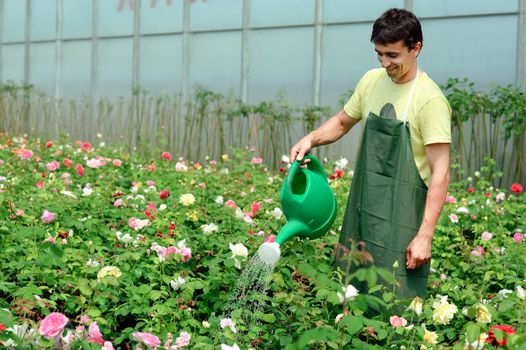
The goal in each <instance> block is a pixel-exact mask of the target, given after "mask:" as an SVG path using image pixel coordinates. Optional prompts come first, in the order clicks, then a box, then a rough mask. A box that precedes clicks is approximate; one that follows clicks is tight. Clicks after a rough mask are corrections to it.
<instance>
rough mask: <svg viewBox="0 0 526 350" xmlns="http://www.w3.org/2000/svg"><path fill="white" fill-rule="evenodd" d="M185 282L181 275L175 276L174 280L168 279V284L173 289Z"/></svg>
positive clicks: (177, 288)
mask: <svg viewBox="0 0 526 350" xmlns="http://www.w3.org/2000/svg"><path fill="white" fill-rule="evenodd" d="M185 283H186V280H185V279H184V278H182V277H180V276H179V277H177V279H175V280H170V286H171V287H172V289H173V290H179V288H181V286H182V285H183V284H185Z"/></svg>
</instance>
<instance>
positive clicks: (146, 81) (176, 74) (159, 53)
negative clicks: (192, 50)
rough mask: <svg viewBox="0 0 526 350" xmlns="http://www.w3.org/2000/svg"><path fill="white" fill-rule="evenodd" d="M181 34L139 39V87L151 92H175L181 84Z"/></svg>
mask: <svg viewBox="0 0 526 350" xmlns="http://www.w3.org/2000/svg"><path fill="white" fill-rule="evenodd" d="M181 42H182V40H181V36H180V35H170V36H162V37H156V38H153V37H146V38H142V39H141V68H140V75H141V87H142V88H144V89H146V90H147V91H150V92H152V93H158V92H160V91H166V92H169V93H175V92H176V91H177V90H179V87H180V86H181V71H182V52H181Z"/></svg>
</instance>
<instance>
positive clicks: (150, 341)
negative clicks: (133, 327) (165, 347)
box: [132, 332, 161, 349]
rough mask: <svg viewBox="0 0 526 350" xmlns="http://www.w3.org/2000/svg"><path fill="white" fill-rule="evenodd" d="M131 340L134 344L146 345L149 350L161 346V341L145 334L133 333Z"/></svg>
mask: <svg viewBox="0 0 526 350" xmlns="http://www.w3.org/2000/svg"><path fill="white" fill-rule="evenodd" d="M132 334H133V339H135V341H136V342H138V343H141V344H144V345H146V346H147V347H148V348H149V349H157V348H158V347H159V346H160V345H161V341H160V340H159V338H157V337H156V336H155V335H153V334H150V333H147V332H134V333H132Z"/></svg>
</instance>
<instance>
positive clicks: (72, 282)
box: [0, 138, 526, 349]
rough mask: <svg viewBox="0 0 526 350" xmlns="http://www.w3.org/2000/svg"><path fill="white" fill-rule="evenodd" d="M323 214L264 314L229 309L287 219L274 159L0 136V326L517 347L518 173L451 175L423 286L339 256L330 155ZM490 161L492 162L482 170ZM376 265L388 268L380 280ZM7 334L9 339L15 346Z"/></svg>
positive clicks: (525, 312) (335, 172)
mask: <svg viewBox="0 0 526 350" xmlns="http://www.w3.org/2000/svg"><path fill="white" fill-rule="evenodd" d="M326 166H327V174H328V175H330V181H331V186H332V188H333V189H334V191H335V193H336V195H337V198H338V202H339V204H340V208H339V214H338V217H337V219H336V222H335V224H334V225H333V229H332V230H331V231H330V232H329V233H328V234H327V235H326V236H325V237H323V238H321V239H317V240H312V241H309V240H303V241H300V240H292V241H290V242H287V243H286V244H285V245H284V247H283V249H282V258H281V260H280V261H279V263H278V265H277V266H276V268H275V270H274V272H273V274H272V280H271V281H270V287H269V290H268V292H267V294H266V295H263V296H261V300H260V302H261V304H262V306H263V307H262V310H263V311H262V312H260V311H257V312H258V314H257V315H255V316H256V318H257V319H259V320H260V321H259V322H257V323H255V324H251V325H247V324H243V323H242V322H241V320H239V319H236V313H235V312H234V313H233V314H232V317H231V318H225V317H223V310H224V308H225V306H226V303H227V301H228V298H229V296H230V294H231V292H232V291H233V289H234V287H235V285H236V282H237V280H238V278H239V276H240V274H241V271H242V269H243V268H244V267H245V265H246V263H247V261H248V259H249V258H250V257H251V256H252V255H253V254H254V252H255V251H256V250H257V248H258V247H259V245H260V244H261V243H263V242H264V240H265V239H267V238H268V237H269V236H270V235H272V234H276V233H277V232H278V231H279V229H280V228H281V227H282V226H283V225H284V223H285V222H286V221H285V218H284V217H283V215H282V213H281V210H280V207H279V189H280V186H281V184H282V182H283V179H284V177H285V176H286V169H287V167H286V162H284V163H283V164H282V167H281V168H280V169H279V170H278V171H276V172H270V171H268V170H267V169H266V168H265V165H264V164H263V163H262V161H261V159H260V158H259V157H257V154H255V153H254V151H252V150H250V149H246V150H244V151H239V152H234V153H233V154H230V155H223V156H222V157H221V159H217V160H211V159H208V160H206V161H205V162H202V163H196V162H189V161H187V160H182V159H174V157H173V156H172V155H170V154H169V153H167V152H159V154H158V156H157V157H155V158H154V159H142V158H137V156H134V158H132V157H131V156H130V155H129V154H127V153H126V152H124V151H122V150H119V149H117V148H108V147H104V146H102V147H97V148H94V147H92V145H91V144H89V143H87V142H77V143H74V144H68V143H63V142H59V141H49V142H46V143H43V142H39V141H38V140H31V141H28V140H25V139H23V138H13V139H7V138H2V139H1V140H0V191H1V193H0V195H1V197H0V198H1V199H2V202H1V207H0V240H1V247H2V250H1V253H0V257H1V261H2V269H1V271H0V341H2V343H3V344H4V346H7V347H12V348H20V347H24V346H25V347H31V346H33V347H35V348H53V347H54V346H57V347H61V348H71V349H78V348H83V349H100V348H101V347H102V348H104V349H111V348H123V349H126V348H143V349H144V348H167V349H180V348H185V347H186V348H191V349H218V348H222V349H236V348H241V349H247V348H250V347H251V348H256V349H305V348H313V349H324V348H336V349H337V348H346V349H347V348H360V349H367V348H371V349H376V348H378V349H385V348H394V349H400V348H402V347H406V348H408V349H414V348H421V349H426V348H427V349H432V348H439V347H441V348H444V349H447V348H456V349H457V348H458V349H464V348H467V349H479V348H482V346H483V345H484V344H486V346H487V347H490V346H501V347H508V348H518V347H519V346H525V344H526V336H525V335H524V332H525V322H524V318H525V317H526V306H525V299H526V295H525V294H526V292H525V288H526V283H525V279H526V276H525V274H526V247H525V242H524V240H523V233H522V232H523V230H524V229H526V217H525V216H524V213H525V212H526V201H525V200H524V195H523V194H522V186H520V184H514V185H513V186H512V187H511V188H510V190H509V191H507V190H497V189H493V188H491V186H490V184H489V183H487V182H486V181H485V180H482V178H488V177H487V176H480V174H478V175H477V176H475V175H474V176H473V178H471V179H466V180H465V181H462V182H459V183H455V184H452V185H451V188H450V195H449V196H448V198H447V203H446V206H445V209H444V213H443V215H442V217H441V220H440V223H439V225H438V227H437V230H436V235H435V239H434V247H433V249H434V252H433V261H432V267H433V268H432V274H431V278H430V287H429V293H428V297H427V298H426V299H425V300H420V299H415V300H398V299H397V298H396V297H395V295H394V293H393V285H392V283H394V281H393V280H392V277H391V275H392V271H384V270H379V269H375V268H367V269H360V270H358V271H357V272H356V273H354V274H353V275H352V276H351V277H353V278H354V279H355V280H361V281H363V282H365V283H367V284H368V287H369V290H367V288H366V290H363V289H362V290H357V289H356V288H355V287H354V286H353V285H352V283H354V282H352V283H350V281H349V280H348V279H347V278H344V277H343V276H342V273H341V272H339V271H333V268H332V263H333V253H334V246H335V244H336V242H337V240H338V234H337V231H338V226H339V225H340V224H341V220H342V215H343V210H344V207H345V205H344V203H345V201H346V199H347V192H348V189H349V186H350V183H351V180H352V171H349V169H348V167H347V164H346V162H345V160H341V161H339V162H337V163H336V164H326ZM486 175H487V174H486ZM381 280H384V281H387V283H386V284H385V283H384V284H385V285H384V284H381V283H379V282H380V281H381ZM15 344H16V345H15Z"/></svg>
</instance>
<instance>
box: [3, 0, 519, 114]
mask: <svg viewBox="0 0 526 350" xmlns="http://www.w3.org/2000/svg"><path fill="white" fill-rule="evenodd" d="M99 1H100V0H92V32H91V37H79V38H67V39H64V38H62V16H63V9H62V6H63V0H56V11H57V18H56V37H55V39H52V40H34V41H31V34H30V33H31V3H32V0H25V22H24V30H25V35H24V41H13V42H4V37H3V27H2V28H0V57H1V54H2V49H3V47H4V45H6V46H7V45H17V44H24V75H23V76H24V80H23V81H24V83H29V82H30V80H31V79H30V77H31V64H30V54H31V53H30V45H31V44H35V43H55V48H56V52H55V60H56V62H55V67H56V72H55V89H54V90H55V97H61V96H62V60H63V54H62V51H63V44H64V43H65V42H70V41H84V40H90V41H91V94H90V95H91V103H92V113H95V103H96V101H97V99H98V83H99V79H98V41H99V40H105V39H115V38H132V39H133V53H132V54H133V61H132V72H131V74H132V88H137V87H140V47H141V46H140V44H141V38H143V37H152V36H167V35H181V36H182V51H183V53H182V57H183V62H182V77H181V84H180V86H179V89H180V91H181V93H182V96H183V99H186V97H187V96H188V95H189V89H190V86H189V81H190V64H191V61H190V49H191V38H192V35H193V34H197V33H221V32H241V34H242V35H241V38H242V39H241V40H242V42H241V52H240V55H241V79H240V82H239V84H240V98H241V100H242V101H243V102H249V99H250V98H249V76H250V63H249V60H250V33H251V32H252V31H259V30H267V29H274V30H275V29H288V28H313V29H314V38H313V42H314V50H313V57H314V59H313V67H312V72H313V86H312V102H313V104H314V105H319V103H320V96H321V79H322V71H321V69H322V60H323V55H322V49H323V47H322V46H323V45H322V43H323V30H324V28H325V27H329V26H339V25H352V24H364V23H373V20H364V21H344V22H330V23H324V22H323V13H322V12H323V1H322V0H316V1H315V20H314V23H309V24H299V25H278V26H259V27H256V26H250V9H251V0H243V3H242V4H243V22H242V26H241V27H240V28H227V29H217V30H191V29H190V11H191V0H184V5H183V12H184V13H183V28H182V30H181V31H174V32H166V33H155V34H141V27H140V21H141V0H136V1H135V8H134V18H133V33H132V34H129V35H113V36H99V35H98V27H99ZM413 1H414V0H404V8H406V9H408V10H412V9H413ZM3 10H4V0H0V16H3V13H4V11H3ZM496 16H517V55H516V57H517V61H516V85H517V86H518V87H522V88H526V0H518V8H517V11H516V12H500V13H488V14H473V15H469V14H468V15H454V16H429V17H421V18H420V19H421V20H439V19H452V18H481V17H496ZM2 78H3V72H2V67H0V81H1V80H2ZM93 116H94V115H93Z"/></svg>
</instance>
